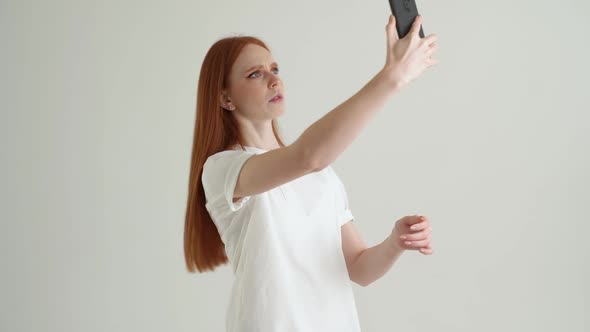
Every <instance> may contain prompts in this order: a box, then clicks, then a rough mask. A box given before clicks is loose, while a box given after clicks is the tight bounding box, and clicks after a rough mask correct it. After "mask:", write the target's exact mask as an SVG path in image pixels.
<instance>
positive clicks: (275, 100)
mask: <svg viewBox="0 0 590 332" xmlns="http://www.w3.org/2000/svg"><path fill="white" fill-rule="evenodd" d="M281 100H283V96H281V95H278V96H276V97H274V98H273V99H271V100H270V102H271V103H276V102H278V101H281Z"/></svg>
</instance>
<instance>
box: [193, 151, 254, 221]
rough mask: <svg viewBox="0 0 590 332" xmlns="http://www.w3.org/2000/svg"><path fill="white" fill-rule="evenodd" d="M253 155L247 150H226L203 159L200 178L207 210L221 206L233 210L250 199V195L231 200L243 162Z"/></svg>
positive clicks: (236, 209)
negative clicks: (234, 200)
mask: <svg viewBox="0 0 590 332" xmlns="http://www.w3.org/2000/svg"><path fill="white" fill-rule="evenodd" d="M254 155H255V153H253V152H249V151H240V150H227V151H221V152H218V153H216V154H214V155H212V156H210V157H209V158H208V159H207V160H206V161H205V164H204V165H203V174H202V176H201V180H202V183H203V189H204V191H205V198H206V200H207V209H208V210H211V209H220V208H221V209H224V210H225V209H229V210H231V211H233V212H235V211H238V210H239V209H240V208H242V206H243V205H244V204H245V203H246V202H247V201H248V200H250V197H251V196H245V197H241V198H240V199H239V200H238V201H236V202H233V196H234V189H235V187H236V184H237V181H238V176H239V175H240V171H241V170H242V167H243V166H244V163H245V162H246V160H248V159H249V158H250V157H252V156H254Z"/></svg>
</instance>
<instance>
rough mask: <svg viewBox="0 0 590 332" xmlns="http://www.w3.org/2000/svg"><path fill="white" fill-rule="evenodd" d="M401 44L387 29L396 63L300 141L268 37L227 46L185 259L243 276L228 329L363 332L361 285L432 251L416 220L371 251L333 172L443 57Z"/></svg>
mask: <svg viewBox="0 0 590 332" xmlns="http://www.w3.org/2000/svg"><path fill="white" fill-rule="evenodd" d="M420 23H421V17H417V18H416V20H415V21H414V23H413V26H412V30H411V31H410V33H409V34H408V35H407V36H406V37H404V38H402V39H400V38H399V36H398V34H397V32H396V28H395V17H393V16H390V17H389V23H388V24H387V25H386V36H387V53H386V55H387V57H386V61H385V65H384V66H383V68H382V70H380V71H379V72H378V73H377V74H376V75H375V77H374V78H373V79H371V80H370V81H369V82H368V83H367V84H366V85H365V86H364V87H363V88H362V89H361V90H360V91H359V92H357V93H356V94H355V95H353V96H352V97H351V98H349V99H348V100H346V101H345V102H344V103H342V104H341V105H339V106H338V107H336V108H335V109H334V110H332V111H330V112H329V113H327V114H326V115H325V116H324V117H322V118H321V119H319V120H318V121H316V122H315V123H313V124H312V125H311V126H310V127H309V128H307V129H306V130H305V131H304V132H303V134H301V136H300V137H299V138H298V139H297V140H296V141H295V142H293V143H292V144H289V145H286V144H285V143H284V142H283V140H282V139H281V138H280V135H279V131H278V129H277V123H276V118H278V117H279V116H281V115H282V114H283V113H284V111H285V99H286V98H285V87H284V85H283V82H282V81H281V79H280V77H279V69H278V65H277V64H276V62H275V61H274V59H273V57H272V55H271V53H270V52H269V50H268V47H267V46H266V45H265V44H264V43H263V42H262V41H260V40H259V39H256V38H253V37H248V36H241V37H230V38H225V39H221V40H219V41H217V42H216V43H215V44H214V45H213V46H212V47H211V48H210V49H209V51H208V53H207V55H206V56H205V59H204V61H203V64H202V67H201V72H200V77H199V84H198V95H197V116H196V125H195V135H194V142H193V150H192V164H191V171H190V181H189V194H188V206H187V210H186V222H185V236H184V252H185V258H186V264H187V268H188V270H189V271H190V272H194V271H195V268H196V269H198V270H199V271H200V272H204V271H207V270H211V271H212V270H214V269H215V268H216V267H217V266H219V265H221V264H225V263H227V262H228V261H229V263H230V265H231V268H232V271H233V273H234V276H235V278H234V283H233V287H232V290H231V298H230V301H229V305H228V307H227V311H226V322H225V323H226V331H231V332H235V331H252V332H253V331H256V332H271V331H273V332H274V331H305V332H309V331H339V332H348V331H351V332H352V331H355V332H358V331H360V326H359V321H358V316H357V311H356V306H355V300H354V297H353V292H352V286H351V283H350V281H353V282H355V283H357V284H359V285H362V286H366V285H369V284H370V283H372V282H373V281H375V280H377V279H378V278H380V277H382V276H383V275H384V274H385V272H387V271H388V270H389V269H390V267H391V266H392V264H393V263H394V262H395V260H396V259H397V258H398V257H399V256H400V255H401V253H402V252H404V251H405V250H419V251H420V252H421V253H422V254H425V255H429V254H431V253H432V248H431V246H430V240H431V229H432V228H431V226H430V221H429V220H428V219H426V218H425V217H423V216H407V217H404V218H402V219H400V220H398V221H397V222H396V223H395V226H394V228H393V230H392V231H391V233H390V234H389V235H388V236H387V238H386V239H385V240H384V241H383V242H382V243H380V244H379V245H377V246H374V247H371V248H367V247H366V246H365V244H364V242H363V240H362V239H361V237H360V236H359V234H358V233H357V231H356V229H355V226H354V225H353V224H352V223H351V221H352V219H353V216H352V213H351V210H350V208H349V205H348V200H347V195H346V191H345V187H344V185H343V183H342V182H341V181H340V179H339V177H338V176H337V175H336V173H335V172H334V170H333V169H332V167H331V166H330V164H331V163H332V162H333V161H334V160H335V159H336V158H337V157H338V156H339V155H340V154H341V153H342V152H343V151H344V150H345V149H346V148H347V147H348V146H349V145H350V144H351V143H352V141H353V140H354V139H355V138H356V137H357V136H358V135H359V133H360V132H361V130H362V129H363V128H365V127H366V125H367V123H368V122H369V120H370V119H371V118H372V117H373V116H374V115H375V113H377V111H379V110H380V109H381V108H382V106H383V105H384V104H385V102H386V101H387V100H388V99H389V98H390V97H391V96H393V95H394V94H395V93H396V92H398V91H399V90H400V89H402V88H403V87H404V86H405V85H407V84H408V83H409V82H411V81H412V80H414V79H415V78H417V77H418V76H419V75H420V74H422V73H423V72H424V71H425V70H426V69H427V68H429V67H431V66H433V65H435V64H436V63H437V62H438V61H437V60H434V59H433V58H432V55H433V54H434V52H435V51H436V49H437V46H436V45H435V40H436V35H434V34H432V35H429V36H427V37H425V38H420V37H419V35H418V32H419V28H420Z"/></svg>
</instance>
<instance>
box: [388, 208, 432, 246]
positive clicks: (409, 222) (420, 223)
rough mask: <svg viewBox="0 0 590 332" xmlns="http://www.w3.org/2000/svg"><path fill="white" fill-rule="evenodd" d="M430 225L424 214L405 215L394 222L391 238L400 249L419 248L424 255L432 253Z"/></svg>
mask: <svg viewBox="0 0 590 332" xmlns="http://www.w3.org/2000/svg"><path fill="white" fill-rule="evenodd" d="M431 233H432V226H431V225H430V220H429V219H428V218H426V217H425V216H416V215H414V216H406V217H403V218H401V219H400V220H398V221H397V222H396V223H395V227H394V228H393V230H392V231H391V239H392V241H394V242H395V245H397V246H398V247H400V248H402V249H407V250H419V251H420V252H421V253H422V254H424V255H430V254H432V253H433V251H432V247H431V243H430V242H431Z"/></svg>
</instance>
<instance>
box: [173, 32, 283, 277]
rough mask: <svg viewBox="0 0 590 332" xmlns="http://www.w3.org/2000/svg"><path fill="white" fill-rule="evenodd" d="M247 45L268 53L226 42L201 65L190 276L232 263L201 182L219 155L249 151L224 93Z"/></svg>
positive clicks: (240, 40) (188, 232) (188, 229)
mask: <svg viewBox="0 0 590 332" xmlns="http://www.w3.org/2000/svg"><path fill="white" fill-rule="evenodd" d="M248 44H256V45H259V46H262V47H264V48H265V49H266V50H268V51H269V52H270V50H269V48H268V47H267V46H266V44H265V43H264V42H262V41H261V40H260V39H258V38H255V37H250V36H236V37H227V38H223V39H220V40H218V41H217V42H215V43H214V44H213V45H212V46H211V47H210V48H209V51H208V52H207V54H206V55H205V59H204V60H203V63H202V65H201V72H200V75H199V83H198V88H197V109H196V112H197V114H196V120H195V132H194V137H193V148H192V157H191V167H190V175H189V186H188V202H187V207H186V216H185V223H184V258H185V261H186V267H187V269H188V271H189V272H195V268H196V269H197V270H199V272H205V271H207V270H211V271H213V270H214V269H215V268H216V267H217V266H218V265H221V264H225V263H227V262H228V259H227V255H226V254H225V245H224V243H223V242H222V241H221V237H220V235H219V232H218V231H217V227H216V226H215V224H214V223H213V220H212V219H211V216H210V215H209V212H208V211H207V209H206V207H205V203H206V202H205V192H204V189H203V185H202V183H201V175H202V173H203V164H204V163H205V161H206V160H207V158H208V157H209V156H211V155H213V154H215V153H217V152H220V151H224V150H227V149H229V148H231V146H233V145H235V144H239V145H240V146H241V147H242V149H244V144H243V142H244V140H243V137H242V136H241V133H240V131H239V127H238V123H237V121H236V120H235V118H234V117H233V114H232V112H230V111H227V110H225V109H224V108H223V107H221V102H220V96H221V91H222V90H223V89H224V88H226V87H227V83H228V78H229V74H230V70H231V68H232V66H233V64H234V62H235V61H236V59H237V57H238V55H239V54H240V52H241V51H242V49H243V48H244V46H246V45H248ZM277 127H278V124H277V122H276V120H275V119H273V120H272V130H273V133H274V135H275V137H276V138H277V141H278V142H279V145H280V146H282V147H284V146H285V144H284V143H283V141H282V140H281V138H280V135H279V132H278V129H277Z"/></svg>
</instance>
